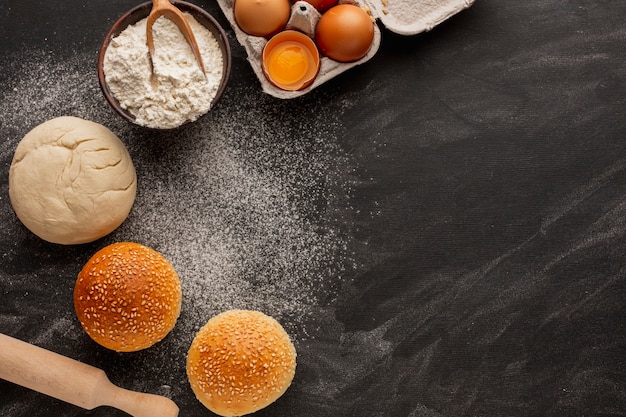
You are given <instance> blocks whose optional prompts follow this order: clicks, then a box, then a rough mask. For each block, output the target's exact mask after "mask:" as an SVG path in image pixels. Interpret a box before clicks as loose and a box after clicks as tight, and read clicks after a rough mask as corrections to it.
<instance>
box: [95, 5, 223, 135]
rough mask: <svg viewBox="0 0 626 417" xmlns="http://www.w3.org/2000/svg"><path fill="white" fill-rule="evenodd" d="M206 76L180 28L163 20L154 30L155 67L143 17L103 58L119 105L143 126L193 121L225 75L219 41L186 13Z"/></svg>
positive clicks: (161, 18)
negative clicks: (150, 54)
mask: <svg viewBox="0 0 626 417" xmlns="http://www.w3.org/2000/svg"><path fill="white" fill-rule="evenodd" d="M185 17H186V18H187V20H188V21H189V25H190V26H191V29H192V31H193V33H194V36H195V38H196V42H197V43H198V48H199V49H200V54H201V56H202V61H203V63H204V68H205V70H206V75H205V74H203V73H202V70H201V68H200V66H199V65H198V63H197V62H196V59H195V56H194V54H193V51H192V49H191V47H190V46H189V44H188V43H187V41H186V40H185V38H184V36H183V34H182V33H181V32H180V30H179V29H178V27H177V26H176V25H175V24H174V23H173V22H172V21H170V20H169V19H167V18H165V17H160V18H158V19H157V20H156V21H155V23H154V25H153V27H152V31H153V32H152V33H153V39H154V55H153V57H152V65H151V64H150V56H149V51H148V45H147V39H146V21H147V19H142V20H140V21H139V22H137V23H136V24H134V25H131V26H129V27H127V28H126V29H124V30H123V31H122V32H121V33H120V34H119V35H118V36H117V37H115V38H113V39H112V40H111V43H110V44H109V46H108V48H107V50H106V53H105V56H104V74H105V79H106V82H107V84H108V86H109V88H110V90H111V92H112V93H113V95H114V96H115V98H116V99H117V100H118V101H119V103H120V105H121V106H122V107H123V108H124V109H126V110H128V111H129V112H130V113H131V114H132V115H133V116H135V118H136V122H137V123H138V124H140V125H142V126H147V127H153V128H161V129H169V128H174V127H178V126H180V125H181V124H183V123H185V122H186V121H194V120H196V119H197V118H198V117H200V116H201V115H203V114H204V113H206V112H207V111H208V110H209V108H210V107H211V103H212V102H213V99H214V98H215V95H216V94H217V90H218V88H219V86H220V82H221V79H222V73H223V57H222V53H221V50H220V47H219V44H218V43H217V40H216V39H215V37H214V36H213V34H212V33H211V31H209V30H208V29H207V28H206V27H204V26H203V25H201V24H200V23H198V22H197V21H196V20H195V19H194V18H193V17H192V16H191V15H190V14H188V13H185Z"/></svg>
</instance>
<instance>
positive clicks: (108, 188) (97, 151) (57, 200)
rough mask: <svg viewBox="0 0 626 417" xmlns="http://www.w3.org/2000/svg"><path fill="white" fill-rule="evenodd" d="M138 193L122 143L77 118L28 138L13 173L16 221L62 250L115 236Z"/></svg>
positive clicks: (11, 188)
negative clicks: (68, 246)
mask: <svg viewBox="0 0 626 417" xmlns="http://www.w3.org/2000/svg"><path fill="white" fill-rule="evenodd" d="M136 192H137V177H136V173H135V167H134V165H133V162H132V160H131V157H130V154H129V153H128V150H127V149H126V147H125V146H124V144H123V143H122V141H121V140H120V139H119V138H118V137H117V136H116V135H115V134H114V133H113V132H111V131H110V130H109V129H107V128H106V127H104V126H102V125H100V124H98V123H95V122H91V121H88V120H83V119H80V118H78V117H70V116H64V117H57V118H55V119H51V120H49V121H47V122H45V123H42V124H40V125H39V126H37V127H35V128H34V129H33V130H31V131H30V132H28V133H27V134H26V136H24V138H23V139H22V140H21V142H20V143H19V145H18V146H17V149H16V150H15V155H14V156H13V161H12V163H11V168H10V170H9V197H10V199H11V204H12V205H13V209H14V210H15V214H16V215H17V217H18V218H19V219H20V220H21V221H22V223H24V225H25V226H26V227H27V228H28V229H29V230H30V231H31V232H33V233H34V234H36V235H37V236H39V237H40V238H42V239H44V240H46V241H48V242H52V243H59V244H63V245H71V244H81V243H87V242H92V241H94V240H96V239H99V238H101V237H103V236H105V235H107V234H109V233H111V232H112V231H113V230H115V229H116V228H117V227H118V226H119V225H120V224H122V222H123V221H124V220H125V219H126V218H127V217H128V214H129V213H130V210H131V207H132V205H133V203H134V201H135V195H136Z"/></svg>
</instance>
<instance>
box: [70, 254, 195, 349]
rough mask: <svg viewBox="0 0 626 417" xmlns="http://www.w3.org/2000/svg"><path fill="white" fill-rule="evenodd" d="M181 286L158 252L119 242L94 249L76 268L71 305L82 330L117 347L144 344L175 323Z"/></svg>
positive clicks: (155, 341) (168, 330) (133, 347)
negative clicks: (79, 269) (90, 255)
mask: <svg viewBox="0 0 626 417" xmlns="http://www.w3.org/2000/svg"><path fill="white" fill-rule="evenodd" d="M181 302H182V291H181V285H180V279H179V278H178V274H176V271H175V270H174V267H173V266H172V264H171V263H170V262H168V261H167V259H165V258H164V257H163V255H161V254H160V253H159V252H157V251H155V250H154V249H151V248H148V247H147V246H144V245H141V244H139V243H133V242H119V243H114V244H112V245H109V246H106V247H104V248H102V249H100V250H99V251H98V252H96V253H95V254H94V255H93V256H92V257H91V259H89V261H88V262H87V263H86V264H85V266H84V267H83V269H82V270H81V271H80V273H79V274H78V279H77V280H76V285H75V286H74V309H75V311H76V316H77V317H78V321H80V324H81V326H82V327H83V329H84V330H85V331H86V332H87V334H88V335H89V336H90V337H91V338H92V339H93V340H94V341H96V342H97V343H99V344H100V345H102V346H104V347H106V348H109V349H112V350H115V351H117V352H134V351H138V350H141V349H146V348H148V347H150V346H152V345H154V344H155V343H157V342H158V341H160V340H162V339H163V338H164V337H165V336H167V334H168V333H169V332H170V331H171V330H172V329H173V328H174V325H175V324H176V321H177V319H178V316H179V314H180V308H181Z"/></svg>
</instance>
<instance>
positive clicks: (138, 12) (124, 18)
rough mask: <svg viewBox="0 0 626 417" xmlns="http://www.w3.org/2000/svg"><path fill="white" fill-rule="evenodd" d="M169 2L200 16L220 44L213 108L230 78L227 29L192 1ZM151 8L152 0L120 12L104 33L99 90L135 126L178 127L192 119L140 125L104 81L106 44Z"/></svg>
mask: <svg viewBox="0 0 626 417" xmlns="http://www.w3.org/2000/svg"><path fill="white" fill-rule="evenodd" d="M171 3H172V4H173V5H174V6H176V7H178V8H179V9H180V10H182V11H184V12H185V11H186V12H189V13H192V14H193V15H194V16H200V17H201V20H204V21H201V22H200V23H202V24H203V25H205V26H206V27H207V28H208V29H209V30H210V31H211V33H213V36H215V38H216V39H217V41H218V43H219V44H220V50H221V51H222V52H223V66H224V68H223V75H222V80H221V82H220V85H219V87H218V89H217V92H216V94H215V97H213V100H212V101H211V107H210V108H209V111H210V110H211V109H213V107H214V105H215V103H217V102H218V101H219V99H220V98H221V96H222V94H223V93H224V90H225V89H226V85H227V84H228V81H229V79H230V73H231V70H232V51H231V48H230V43H229V41H228V36H227V35H226V31H225V30H224V28H223V27H222V26H221V25H220V24H219V23H218V22H217V20H216V19H215V18H214V17H213V16H212V15H211V14H210V13H209V12H207V11H206V10H204V9H203V8H201V7H199V6H196V5H195V4H192V3H189V2H186V1H181V0H171ZM151 9H152V2H151V1H148V2H145V3H141V4H139V5H137V6H135V7H133V8H132V9H130V10H129V11H127V12H126V13H124V14H122V15H121V16H120V17H119V18H118V19H117V20H116V21H115V23H113V25H112V26H111V28H110V29H109V30H108V32H107V34H106V36H105V37H104V41H103V42H102V46H101V47H100V50H99V52H98V63H97V67H98V82H99V84H100V89H101V90H102V93H103V95H104V98H105V99H106V101H107V102H108V103H109V104H110V105H111V107H112V108H113V110H115V112H116V113H117V114H119V115H120V116H121V117H122V118H124V119H125V120H126V121H128V122H130V123H132V124H134V125H136V126H140V127H143V128H146V129H154V130H171V129H177V128H179V127H181V126H184V125H186V124H189V123H192V122H191V121H189V120H187V121H185V122H184V123H182V124H181V125H179V126H176V127H173V128H159V127H150V126H144V125H140V124H139V123H137V122H136V120H135V117H134V116H133V115H132V114H131V113H130V112H128V111H127V110H124V109H123V108H122V107H121V106H120V104H119V101H118V100H117V99H116V98H115V96H114V95H113V93H112V92H111V90H110V89H109V86H108V85H107V83H106V78H105V75H104V55H105V53H106V50H107V48H108V47H109V44H110V43H111V40H112V39H113V38H114V37H116V36H117V35H119V34H120V33H121V32H122V31H123V30H124V29H126V28H127V27H128V26H130V25H132V24H135V23H137V22H138V21H140V20H141V19H143V18H145V17H147V16H148V14H150V10H151ZM206 23H209V25H210V26H207V25H206ZM207 113H208V112H207ZM205 114H206V113H205ZM202 116H204V115H201V116H200V117H202ZM196 120H197V119H196Z"/></svg>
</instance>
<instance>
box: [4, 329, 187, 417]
mask: <svg viewBox="0 0 626 417" xmlns="http://www.w3.org/2000/svg"><path fill="white" fill-rule="evenodd" d="M0 378H2V379H6V380H7V381H11V382H13V383H15V384H18V385H22V386H24V387H27V388H30V389H33V390H35V391H38V392H41V393H43V394H46V395H49V396H51V397H54V398H57V399H59V400H62V401H65V402H68V403H70V404H74V405H77V406H79V407H82V408H85V409H87V410H91V409H93V408H96V407H98V406H103V405H106V406H110V407H115V408H117V409H119V410H122V411H125V412H127V413H128V414H130V415H132V416H134V417H177V416H178V406H177V405H176V404H175V403H174V402H173V401H172V400H170V399H169V398H165V397H162V396H160V395H153V394H144V393H140V392H135V391H129V390H126V389H123V388H119V387H117V386H115V385H113V384H112V383H111V381H109V378H107V376H106V374H105V373H104V371H103V370H101V369H98V368H94V367H93V366H89V365H87V364H84V363H82V362H78V361H75V360H74V359H70V358H67V357H65V356H61V355H59V354H57V353H54V352H50V351H49V350H45V349H42V348H40V347H37V346H34V345H31V344H29V343H26V342H22V341H21V340H17V339H14V338H12V337H9V336H6V335H4V334H1V333H0Z"/></svg>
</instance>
